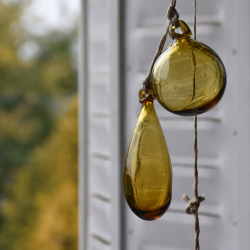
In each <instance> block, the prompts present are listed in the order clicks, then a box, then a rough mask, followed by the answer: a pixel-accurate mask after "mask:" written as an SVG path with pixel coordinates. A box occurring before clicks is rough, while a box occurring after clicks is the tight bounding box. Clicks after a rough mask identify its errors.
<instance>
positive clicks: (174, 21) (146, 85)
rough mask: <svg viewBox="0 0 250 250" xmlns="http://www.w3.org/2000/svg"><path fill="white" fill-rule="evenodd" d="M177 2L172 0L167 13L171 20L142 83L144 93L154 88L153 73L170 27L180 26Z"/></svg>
mask: <svg viewBox="0 0 250 250" xmlns="http://www.w3.org/2000/svg"><path fill="white" fill-rule="evenodd" d="M176 2H177V0H172V2H171V5H170V6H169V8H168V12H167V18H168V20H169V22H168V25H167V27H166V30H165V33H164V35H163V37H162V38H161V41H160V44H159V46H158V50H157V52H156V54H155V56H154V59H153V61H152V63H151V66H150V70H149V73H148V75H147V77H146V78H145V80H144V81H143V82H142V85H143V91H144V92H146V93H148V89H150V88H152V84H151V75H152V71H153V68H154V65H155V62H156V61H157V59H158V57H159V56H160V55H161V53H162V51H163V48H164V45H165V43H166V39H167V36H168V32H169V27H170V25H175V27H176V28H178V27H179V26H180V24H179V14H178V12H177V11H176V9H175V6H176Z"/></svg>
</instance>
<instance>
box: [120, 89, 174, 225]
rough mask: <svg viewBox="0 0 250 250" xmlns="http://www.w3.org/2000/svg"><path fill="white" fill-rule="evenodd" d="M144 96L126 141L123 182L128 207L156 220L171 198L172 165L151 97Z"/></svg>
mask: <svg viewBox="0 0 250 250" xmlns="http://www.w3.org/2000/svg"><path fill="white" fill-rule="evenodd" d="M140 93H141V96H140V97H141V99H143V98H145V96H146V95H145V93H144V92H143V91H141V92H140ZM147 100H148V101H146V102H144V103H143V106H142V109H141V113H140V116H139V119H138V122H137V124H136V127H135V130H134V133H133V136H132V139H131V142H130V145H129V149H128V153H127V158H126V163H125V168H124V181H123V184H124V193H125V197H126V200H127V202H128V205H129V206H130V208H131V209H132V211H133V212H134V213H135V214H136V215H137V216H138V217H139V218H141V219H143V220H156V219H158V218H159V217H161V216H162V215H163V214H164V213H165V212H166V211H167V209H168V207H169V205H170V202H171V189H172V167H171V161H170V157H169V153H168V148H167V144H166V141H165V138H164V134H163V132H162V128H161V125H160V122H159V120H158V117H157V115H156V112H155V109H154V104H153V100H152V99H150V98H147Z"/></svg>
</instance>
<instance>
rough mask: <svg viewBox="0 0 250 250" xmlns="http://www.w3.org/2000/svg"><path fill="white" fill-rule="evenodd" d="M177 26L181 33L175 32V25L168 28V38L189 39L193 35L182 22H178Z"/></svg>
mask: <svg viewBox="0 0 250 250" xmlns="http://www.w3.org/2000/svg"><path fill="white" fill-rule="evenodd" d="M179 24H180V29H181V31H182V33H181V34H180V33H177V32H176V31H175V30H176V29H177V28H176V26H175V25H172V26H170V28H169V36H170V37H171V38H172V39H174V40H175V39H177V40H179V39H186V38H190V37H191V36H192V35H193V34H192V31H191V29H190V28H189V26H188V25H187V24H186V23H185V22H184V21H182V20H179Z"/></svg>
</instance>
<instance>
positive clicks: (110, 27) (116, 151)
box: [79, 0, 122, 250]
mask: <svg viewBox="0 0 250 250" xmlns="http://www.w3.org/2000/svg"><path fill="white" fill-rule="evenodd" d="M82 3H83V11H84V13H85V18H84V20H83V24H82V26H83V27H85V29H84V30H83V32H84V37H85V39H84V41H83V40H82V42H83V43H84V42H85V43H86V44H87V46H86V45H85V46H83V47H84V48H85V53H81V55H82V57H84V58H82V60H81V62H85V64H83V63H81V64H80V68H81V67H84V68H81V69H80V71H81V72H83V71H84V72H85V78H84V76H81V77H80V78H81V79H82V82H83V84H82V83H81V87H80V100H82V99H81V98H84V101H82V102H81V104H82V105H81V106H80V113H81V112H83V113H84V115H82V113H81V118H80V120H81V121H82V120H83V118H82V116H84V118H85V119H84V122H81V123H80V136H81V138H80V140H81V143H80V146H81V147H80V155H81V157H80V186H79V187H80V192H79V193H80V198H81V200H80V210H81V211H80V214H81V216H80V223H81V224H82V223H85V225H84V226H83V225H81V226H80V237H79V238H80V240H79V250H103V249H104V250H105V249H107V250H119V249H121V239H120V235H121V232H122V229H121V223H120V221H121V219H120V218H121V217H122V215H121V209H122V208H121V201H120V200H121V173H122V168H121V167H120V166H121V160H120V159H121V157H120V152H121V145H120V141H121V129H120V123H121V117H120V113H121V109H122V103H121V101H120V100H121V99H120V82H121V77H120V68H121V66H120V65H121V63H120V61H121V60H120V1H117V0H85V1H83V2H82ZM85 66H86V67H85ZM82 86H84V87H82ZM84 103H85V104H86V105H85V106H84ZM83 132H84V135H82V134H83ZM86 139H87V140H86ZM84 152H85V159H83V157H84V156H82V155H84ZM83 162H84V163H85V164H84V165H83ZM83 175H84V176H83ZM86 185H87V188H85V191H83V190H82V188H84V187H85V186H86ZM83 195H84V196H85V197H84V198H83V197H82V196H83ZM84 202H85V204H84ZM82 233H83V234H84V236H83V238H82V235H81V234H82Z"/></svg>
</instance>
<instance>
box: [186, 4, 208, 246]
mask: <svg viewBox="0 0 250 250" xmlns="http://www.w3.org/2000/svg"><path fill="white" fill-rule="evenodd" d="M196 11H197V4H196V0H194V39H195V40H196ZM197 163H198V145H197V116H195V117H194V180H195V182H194V197H195V198H194V199H193V200H190V198H189V197H188V195H186V194H184V195H183V196H182V199H183V200H185V201H186V202H187V203H188V204H187V208H186V212H187V213H188V214H194V216H195V250H200V242H199V236H200V223H199V214H198V210H199V207H200V203H201V202H202V201H204V200H205V196H204V195H200V196H199V195H198V164H197Z"/></svg>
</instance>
